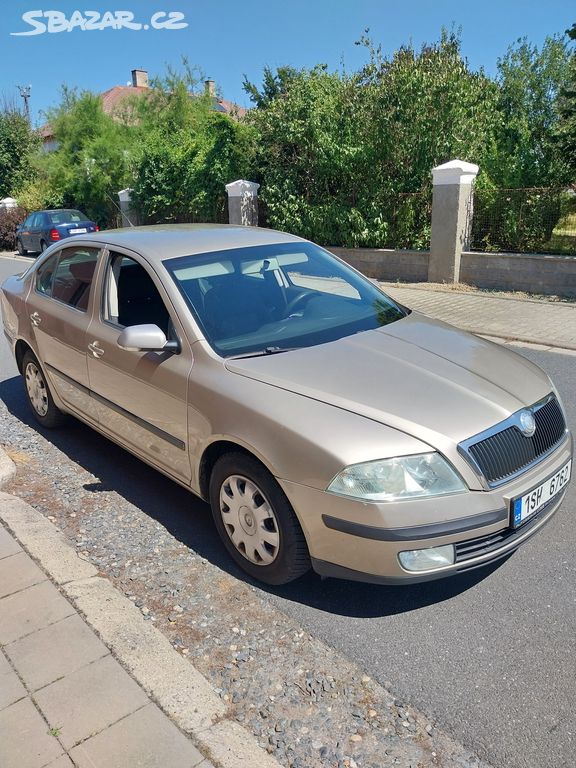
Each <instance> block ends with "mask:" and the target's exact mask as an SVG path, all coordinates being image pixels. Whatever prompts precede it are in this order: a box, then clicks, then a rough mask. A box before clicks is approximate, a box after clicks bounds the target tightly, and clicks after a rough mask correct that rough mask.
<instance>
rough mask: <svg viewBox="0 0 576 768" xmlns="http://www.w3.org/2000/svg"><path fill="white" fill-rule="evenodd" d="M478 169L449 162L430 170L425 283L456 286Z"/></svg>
mask: <svg viewBox="0 0 576 768" xmlns="http://www.w3.org/2000/svg"><path fill="white" fill-rule="evenodd" d="M477 174H478V166H477V165H475V164H474V163H465V162H464V161H463V160H450V162H449V163H444V164H443V165H437V166H436V168H433V169H432V187H433V189H432V233H431V237H430V261H429V262H428V282H431V283H443V282H444V283H458V282H459V281H460V257H461V255H462V251H464V250H466V248H467V247H468V244H469V243H468V241H469V238H470V227H471V225H472V206H473V201H474V192H473V186H474V179H475V178H476V175H477Z"/></svg>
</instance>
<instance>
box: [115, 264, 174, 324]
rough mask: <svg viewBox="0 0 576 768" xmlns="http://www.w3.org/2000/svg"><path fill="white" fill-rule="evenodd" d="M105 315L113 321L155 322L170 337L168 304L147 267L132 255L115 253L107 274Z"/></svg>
mask: <svg viewBox="0 0 576 768" xmlns="http://www.w3.org/2000/svg"><path fill="white" fill-rule="evenodd" d="M102 315H103V319H104V320H106V321H107V322H109V323H113V324H114V325H120V326H122V327H127V326H129V325H144V324H148V323H152V324H153V325H157V326H158V327H159V328H160V329H161V330H162V331H164V333H165V335H166V337H167V338H168V337H170V330H171V322H170V315H169V313H168V310H167V309H166V305H165V304H164V301H163V299H162V297H161V296H160V293H159V291H158V288H156V285H155V284H154V281H153V280H152V278H151V277H150V275H149V274H148V272H147V270H146V269H145V268H144V267H143V266H142V265H141V264H140V263H139V262H137V261H135V260H134V259H131V258H130V257H129V256H124V255H122V254H113V255H112V257H111V259H110V263H109V266H108V272H107V276H106V290H105V294H104V303H103V308H102Z"/></svg>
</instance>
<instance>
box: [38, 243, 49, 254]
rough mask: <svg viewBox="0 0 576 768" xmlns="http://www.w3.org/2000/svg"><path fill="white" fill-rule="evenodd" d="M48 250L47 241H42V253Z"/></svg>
mask: <svg viewBox="0 0 576 768" xmlns="http://www.w3.org/2000/svg"><path fill="white" fill-rule="evenodd" d="M46 248H48V245H47V243H46V241H45V240H40V253H44V251H45V250H46Z"/></svg>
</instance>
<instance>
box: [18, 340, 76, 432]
mask: <svg viewBox="0 0 576 768" xmlns="http://www.w3.org/2000/svg"><path fill="white" fill-rule="evenodd" d="M22 376H23V378H24V388H25V390H26V397H27V398H28V402H29V404H30V408H31V409H32V413H33V414H34V418H35V419H36V421H37V422H38V423H39V424H41V425H42V426H43V427H46V428H47V429H54V428H55V427H59V426H61V425H62V424H64V423H65V422H66V420H67V416H66V414H65V413H62V411H61V410H60V409H59V408H57V407H56V405H55V404H54V400H53V399H52V393H51V392H50V388H49V387H48V383H47V381H46V377H45V376H44V371H43V370H42V368H41V367H40V363H39V362H38V360H37V358H36V355H34V354H33V353H32V352H31V351H30V350H28V351H27V352H25V353H24V357H23V358H22Z"/></svg>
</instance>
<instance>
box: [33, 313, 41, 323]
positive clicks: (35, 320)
mask: <svg viewBox="0 0 576 768" xmlns="http://www.w3.org/2000/svg"><path fill="white" fill-rule="evenodd" d="M30 320H31V321H32V325H40V323H41V322H42V318H41V317H40V315H39V314H38V312H32V314H31V315H30Z"/></svg>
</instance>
